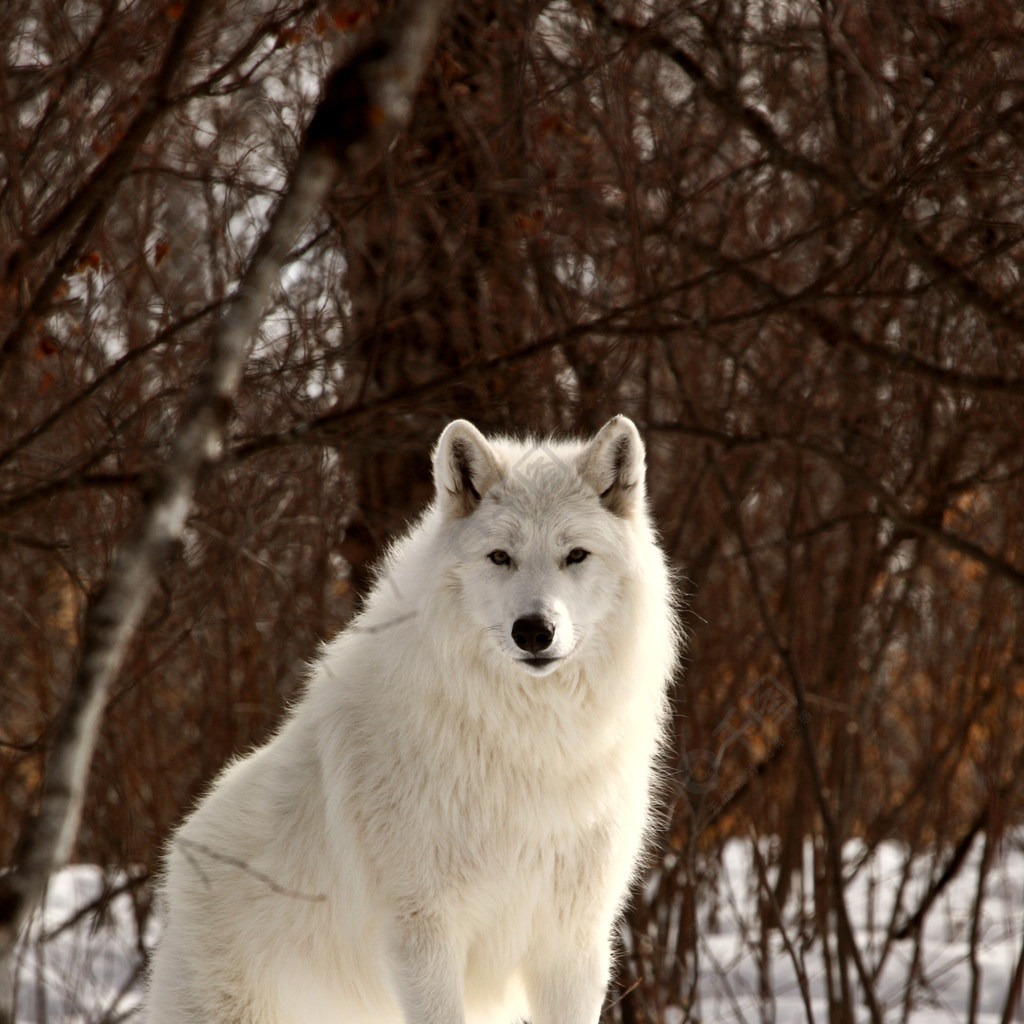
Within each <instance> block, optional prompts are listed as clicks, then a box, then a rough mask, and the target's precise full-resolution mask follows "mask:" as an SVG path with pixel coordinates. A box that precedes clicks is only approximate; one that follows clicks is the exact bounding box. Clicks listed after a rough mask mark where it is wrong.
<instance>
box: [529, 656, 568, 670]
mask: <svg viewBox="0 0 1024 1024" xmlns="http://www.w3.org/2000/svg"><path fill="white" fill-rule="evenodd" d="M561 660H562V659H561V658H520V659H519V661H520V664H523V665H527V666H529V667H530V668H547V667H548V665H553V664H554V663H555V662H556V661H561Z"/></svg>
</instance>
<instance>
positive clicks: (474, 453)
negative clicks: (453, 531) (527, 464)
mask: <svg viewBox="0 0 1024 1024" xmlns="http://www.w3.org/2000/svg"><path fill="white" fill-rule="evenodd" d="M500 479H501V467H500V465H499V464H498V458H497V456H496V455H495V453H494V449H493V448H492V447H491V446H490V444H488V442H487V438H486V437H484V435H483V434H481V433H480V431H479V430H477V429H476V427H474V426H473V424H472V423H470V422H469V420H453V421H452V422H451V423H449V424H448V426H447V427H445V428H444V430H443V431H442V433H441V436H440V437H439V438H438V440H437V447H436V448H435V449H434V487H435V489H436V492H437V498H438V501H440V502H443V503H444V504H445V506H446V507H447V509H448V511H449V513H450V514H451V515H453V516H455V517H456V518H462V517H463V516H468V515H469V514H470V513H471V512H472V511H473V510H474V509H475V508H476V507H477V505H479V504H480V499H481V498H482V497H483V496H484V495H485V494H486V493H487V491H488V490H490V488H491V487H493V486H494V484H496V483H497V482H498V480H500Z"/></svg>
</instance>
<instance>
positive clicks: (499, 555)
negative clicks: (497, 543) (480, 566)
mask: <svg viewBox="0 0 1024 1024" xmlns="http://www.w3.org/2000/svg"><path fill="white" fill-rule="evenodd" d="M487 557H488V558H489V559H490V560H491V561H492V562H493V563H494V564H495V565H508V564H509V562H511V561H512V559H511V558H509V556H508V552H507V551H502V550H501V548H498V550H497V551H492V552H491V553H490V554H489V555H488V556H487Z"/></svg>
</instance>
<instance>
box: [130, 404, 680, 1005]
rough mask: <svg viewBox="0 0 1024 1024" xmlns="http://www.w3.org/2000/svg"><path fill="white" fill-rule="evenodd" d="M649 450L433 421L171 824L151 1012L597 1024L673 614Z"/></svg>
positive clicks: (612, 428) (612, 432)
mask: <svg viewBox="0 0 1024 1024" xmlns="http://www.w3.org/2000/svg"><path fill="white" fill-rule="evenodd" d="M644 476H645V470H644V449H643V445H642V442H641V440H640V435H639V434H638V432H637V429H636V427H635V426H634V425H633V423H632V422H631V421H630V420H628V419H626V418H624V417H622V416H618V417H616V418H614V419H613V420H611V421H610V422H609V423H608V424H607V425H606V426H605V427H604V428H603V429H602V430H601V431H600V432H599V433H598V434H597V435H596V437H594V438H593V440H591V441H590V442H589V443H580V442H553V441H544V442H533V443H519V442H514V441H511V440H509V439H505V438H495V439H490V440H488V439H486V438H485V437H484V436H483V435H482V434H481V433H480V432H479V431H478V430H477V429H476V428H475V427H474V426H472V424H470V423H468V422H466V421H465V420H457V421H456V422H454V423H451V424H450V425H449V426H448V427H447V428H446V429H445V431H444V433H443V434H442V435H441V438H440V440H439V441H438V444H437V448H436V451H435V453H434V481H435V487H436V497H435V500H434V502H433V504H432V505H431V506H430V507H429V509H428V510H427V511H426V512H425V513H424V515H423V516H422V518H421V519H420V520H419V522H418V523H417V524H416V525H415V526H414V528H413V529H412V530H411V532H410V533H409V535H408V536H406V537H405V539H404V540H401V541H399V542H398V543H397V544H395V545H394V547H393V548H392V549H391V551H390V553H389V554H388V555H387V558H386V560H385V562H384V564H383V567H382V569H381V571H380V575H379V579H378V582H377V584H376V586H375V588H374V590H373V592H372V593H371V594H370V596H369V598H368V599H367V601H366V605H365V608H364V609H363V610H362V612H361V613H360V614H359V616H358V617H357V618H356V619H355V620H354V622H353V623H352V625H351V626H350V627H349V628H348V629H347V630H345V631H344V632H343V633H342V634H341V635H340V636H339V637H338V638H337V639H335V640H334V641H333V642H332V643H331V644H329V645H327V646H326V648H325V649H324V651H323V654H322V656H321V657H320V659H319V661H318V663H317V664H316V666H315V668H314V670H313V672H312V675H311V678H310V680H309V685H308V689H307V691H306V693H305V696H304V697H303V698H302V699H301V700H300V701H299V702H298V704H297V705H296V707H295V708H294V709H293V711H292V713H291V715H290V717H289V718H288V719H287V721H286V722H285V724H284V726H283V727H282V728H281V730H280V731H279V733H278V734H277V735H276V736H275V737H274V739H272V740H271V741H270V742H269V743H268V744H267V745H266V746H264V747H263V748H261V749H259V750H257V751H256V752H255V753H253V754H251V755H249V756H248V757H245V758H243V759H241V760H238V761H236V762H235V763H233V764H232V765H230V766H229V767H228V768H227V769H226V770H225V771H224V772H223V774H222V775H221V776H220V778H219V779H218V780H217V781H216V783H215V784H214V786H213V788H212V790H211V791H210V793H209V794H208V795H207V796H206V798H205V799H204V800H203V801H202V802H201V803H200V805H199V806H198V808H197V809H196V810H195V811H194V812H193V813H192V815H191V817H189V818H188V820H187V821H186V822H185V823H184V824H183V825H182V826H181V828H180V829H179V830H178V832H177V834H176V835H175V837H174V838H173V839H172V841H171V843H170V848H169V853H168V857H167V864H166V873H165V877H164V886H163V898H164V903H165V908H166V915H167V916H166V927H165V931H164V935H163V937H162V940H161V942H160V945H159V947H158V949H157V952H156V954H155V960H154V964H153V969H152V976H151V981H150V994H149V1006H148V1015H149V1016H148V1019H149V1022H150V1024H171V1022H174V1024H185V1022H187V1024H286V1022H287V1024H328V1022H330V1024H401V1022H404V1024H479V1022H492V1021H493V1022H496V1024H510V1022H513V1021H519V1020H525V1019H530V1020H532V1021H533V1024H595V1022H596V1021H597V1019H598V1017H599V1014H600V1010H601V1005H602V1000H603V996H604V993H605V989H606V986H607V983H608V978H609V969H610V960H611V934H612V929H613V926H614V922H615V918H616V915H617V914H618V913H619V911H620V909H621V906H622V902H623V899H624V895H625V893H626V890H627V887H628V886H629V883H630V880H631V878H632V877H633V874H634V872H635V870H636V868H637V863H638V858H639V856H640V854H641V851H642V848H643V845H644V841H645V837H646V833H647V832H648V830H649V824H650V818H651V802H652V788H653V782H654V774H655V759H656V755H657V751H658V747H659V744H660V741H661V738H662V727H663V722H664V717H665V709H666V685H667V682H668V679H669V676H670V674H671V671H672V668H673V663H674V659H675V646H676V626H675V621H674V617H673V612H672V600H671V588H670V581H669V574H668V571H667V569H666V565H665V560H664V558H663V556H662V553H661V551H660V550H659V548H658V547H657V545H656V543H655V539H654V534H653V532H652V529H651V525H650V523H649V520H648V516H647V511H646V500H645V493H644Z"/></svg>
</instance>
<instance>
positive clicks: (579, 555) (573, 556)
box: [565, 548, 590, 565]
mask: <svg viewBox="0 0 1024 1024" xmlns="http://www.w3.org/2000/svg"><path fill="white" fill-rule="evenodd" d="M589 554H590V552H589V551H587V549H586V548H573V549H572V551H570V552H569V554H567V555H566V556H565V563H566V565H572V564H573V563H574V562H582V561H583V559H584V558H586V557H587V555H589Z"/></svg>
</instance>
